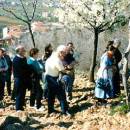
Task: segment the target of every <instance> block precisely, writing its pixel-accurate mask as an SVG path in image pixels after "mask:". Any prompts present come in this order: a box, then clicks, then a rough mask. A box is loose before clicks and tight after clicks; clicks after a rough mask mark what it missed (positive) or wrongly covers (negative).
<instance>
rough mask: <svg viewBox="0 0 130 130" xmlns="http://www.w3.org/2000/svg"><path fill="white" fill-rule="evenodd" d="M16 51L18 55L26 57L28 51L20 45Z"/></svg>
mask: <svg viewBox="0 0 130 130" xmlns="http://www.w3.org/2000/svg"><path fill="white" fill-rule="evenodd" d="M15 50H16V53H17V54H19V55H20V56H25V52H26V50H25V48H24V46H22V45H19V46H17V47H16V49H15Z"/></svg>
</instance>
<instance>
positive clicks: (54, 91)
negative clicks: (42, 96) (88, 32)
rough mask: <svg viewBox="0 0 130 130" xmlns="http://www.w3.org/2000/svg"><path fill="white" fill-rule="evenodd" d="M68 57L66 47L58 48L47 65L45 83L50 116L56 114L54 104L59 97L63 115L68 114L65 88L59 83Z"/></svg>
mask: <svg viewBox="0 0 130 130" xmlns="http://www.w3.org/2000/svg"><path fill="white" fill-rule="evenodd" d="M65 55H66V46H64V45H60V46H58V48H57V50H56V52H53V53H52V55H51V56H50V57H49V58H48V59H47V61H46V63H45V82H46V84H47V89H48V114H50V113H52V112H55V110H54V102H55V97H56V96H57V98H58V100H59V102H60V106H61V110H62V113H63V114H67V115H68V114H69V113H68V104H67V101H66V95H65V90H64V88H63V87H62V86H61V85H60V84H59V83H58V82H57V80H58V76H59V73H60V72H63V71H65V70H64V66H63V64H62V60H63V59H64V56H65Z"/></svg>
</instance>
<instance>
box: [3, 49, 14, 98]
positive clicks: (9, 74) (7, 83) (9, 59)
mask: <svg viewBox="0 0 130 130" xmlns="http://www.w3.org/2000/svg"><path fill="white" fill-rule="evenodd" d="M2 49H3V52H4V53H3V55H4V58H5V59H6V62H7V64H8V70H7V71H6V85H7V92H8V95H9V96H11V74H12V61H11V58H10V56H9V55H8V54H7V51H6V49H5V48H2Z"/></svg>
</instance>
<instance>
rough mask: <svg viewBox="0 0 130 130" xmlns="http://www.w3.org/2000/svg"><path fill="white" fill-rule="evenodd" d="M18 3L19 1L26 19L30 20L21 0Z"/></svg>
mask: <svg viewBox="0 0 130 130" xmlns="http://www.w3.org/2000/svg"><path fill="white" fill-rule="evenodd" d="M20 3H21V5H22V8H23V11H24V13H25V15H26V18H27V20H28V21H29V22H30V19H29V16H28V13H27V11H26V9H25V7H24V4H23V1H22V0H20Z"/></svg>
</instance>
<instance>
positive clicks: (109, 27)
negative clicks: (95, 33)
mask: <svg viewBox="0 0 130 130" xmlns="http://www.w3.org/2000/svg"><path fill="white" fill-rule="evenodd" d="M120 22H121V20H116V21H115V22H113V23H112V24H111V25H110V26H107V25H106V26H107V28H105V27H106V26H104V28H102V29H100V32H104V31H106V30H109V29H111V28H112V26H114V25H115V24H117V23H120Z"/></svg>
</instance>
